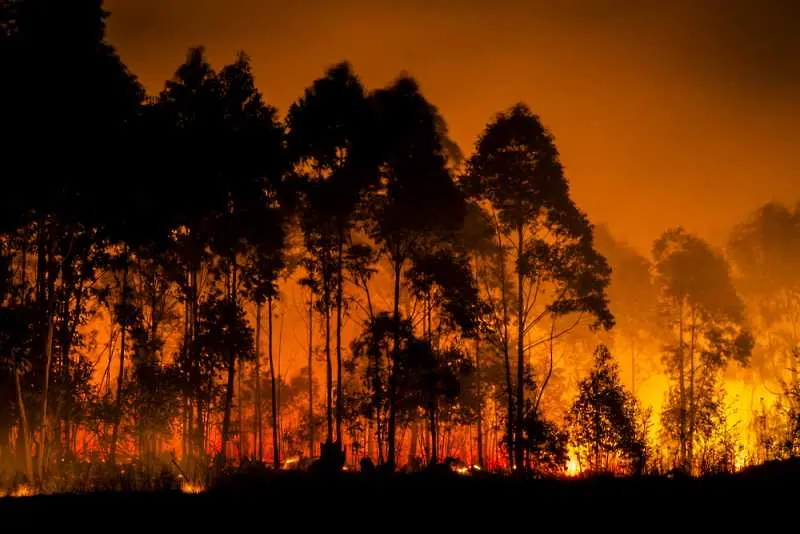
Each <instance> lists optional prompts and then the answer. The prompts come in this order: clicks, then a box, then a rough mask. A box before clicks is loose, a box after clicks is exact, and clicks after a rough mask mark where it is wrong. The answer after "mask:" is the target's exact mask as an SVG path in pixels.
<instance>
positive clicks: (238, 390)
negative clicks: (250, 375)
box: [236, 364, 247, 465]
mask: <svg viewBox="0 0 800 534" xmlns="http://www.w3.org/2000/svg"><path fill="white" fill-rule="evenodd" d="M243 374H244V364H242V368H241V369H239V373H238V374H237V375H236V417H237V418H238V420H239V439H238V442H239V447H238V449H239V465H241V464H242V460H244V455H245V452H246V451H245V436H247V432H245V429H244V420H243V419H242V415H243V414H242V404H243V403H242V375H243Z"/></svg>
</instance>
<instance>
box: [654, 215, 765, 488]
mask: <svg viewBox="0 0 800 534" xmlns="http://www.w3.org/2000/svg"><path fill="white" fill-rule="evenodd" d="M653 259H654V265H655V272H656V276H657V284H658V287H659V290H660V291H661V297H662V301H661V305H662V311H663V313H664V314H665V318H666V320H667V321H668V324H669V326H668V331H669V332H670V333H671V334H672V338H673V339H672V340H671V342H670V343H669V345H668V346H667V353H666V362H667V364H668V369H669V371H670V372H671V373H672V374H673V376H674V377H675V378H676V381H677V383H678V384H677V386H678V391H677V395H675V397H676V401H677V406H674V404H675V403H671V405H670V406H669V407H668V415H669V414H670V413H671V414H672V416H671V417H668V419H667V420H668V421H670V424H671V425H673V424H674V426H673V428H674V429H675V430H677V432H675V433H676V434H677V438H678V442H679V445H680V454H679V467H680V468H682V469H685V470H686V471H690V472H691V471H692V469H693V466H694V458H693V451H694V440H695V429H696V426H697V423H698V412H699V409H700V407H702V406H704V405H706V404H709V403H711V402H713V400H714V399H710V398H709V395H713V394H714V393H715V388H716V384H715V382H714V381H715V379H716V377H717V374H718V371H719V370H720V369H722V368H724V367H725V366H727V364H728V362H730V361H736V362H738V363H740V364H742V365H744V364H746V363H747V362H748V359H749V357H750V353H751V351H752V347H753V339H752V336H751V334H750V332H749V331H748V329H747V327H746V321H745V315H744V304H743V303H742V300H741V298H740V297H739V295H738V293H737V292H736V289H735V288H734V286H733V283H732V281H731V275H730V268H729V266H728V263H727V261H726V260H725V258H723V257H722V256H721V255H720V254H719V253H717V252H716V251H715V250H714V249H712V248H711V246H709V245H708V244H707V243H706V242H705V241H703V240H702V239H700V238H698V237H696V236H694V235H692V234H690V233H688V232H686V231H685V230H683V229H682V228H674V229H671V230H667V231H666V232H665V233H664V234H663V235H662V236H661V237H660V238H659V239H657V240H656V241H655V243H654V244H653ZM676 323H677V324H676ZM676 328H677V330H676ZM687 375H688V376H687Z"/></svg>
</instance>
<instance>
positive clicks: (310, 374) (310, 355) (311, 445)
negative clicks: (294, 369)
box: [308, 288, 317, 458]
mask: <svg viewBox="0 0 800 534" xmlns="http://www.w3.org/2000/svg"><path fill="white" fill-rule="evenodd" d="M313 363H314V289H313V288H309V291H308V455H309V458H313V457H314V450H315V449H316V446H317V445H316V442H315V441H314V430H315V428H314V427H315V425H314V373H313V369H314V366H313Z"/></svg>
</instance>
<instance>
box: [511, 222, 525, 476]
mask: <svg viewBox="0 0 800 534" xmlns="http://www.w3.org/2000/svg"><path fill="white" fill-rule="evenodd" d="M523 237H524V235H523V227H522V225H521V224H520V225H518V226H517V405H516V409H517V416H516V425H515V426H516V428H515V430H516V433H515V435H514V436H515V438H514V460H515V462H516V464H517V466H518V467H519V466H521V465H522V461H523V450H522V424H523V421H524V417H525V414H524V408H525V291H524V287H523V284H524V283H525V273H524V272H523V268H522V255H523V241H522V240H523Z"/></svg>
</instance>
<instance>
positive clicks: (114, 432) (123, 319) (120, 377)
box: [109, 245, 129, 465]
mask: <svg viewBox="0 0 800 534" xmlns="http://www.w3.org/2000/svg"><path fill="white" fill-rule="evenodd" d="M128 254H129V251H128V246H127V245H125V252H124V256H123V261H124V264H123V267H122V296H121V303H120V313H121V316H120V317H119V318H118V320H119V323H120V329H121V332H120V349H119V373H118V374H117V404H116V406H115V408H114V425H113V426H112V428H111V453H110V455H109V458H110V462H111V465H116V461H117V440H118V439H119V426H120V423H121V420H122V389H123V387H124V385H125V334H126V332H127V330H128V317H127V306H128V266H129V261H128Z"/></svg>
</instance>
